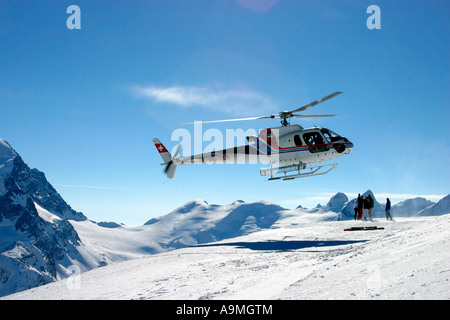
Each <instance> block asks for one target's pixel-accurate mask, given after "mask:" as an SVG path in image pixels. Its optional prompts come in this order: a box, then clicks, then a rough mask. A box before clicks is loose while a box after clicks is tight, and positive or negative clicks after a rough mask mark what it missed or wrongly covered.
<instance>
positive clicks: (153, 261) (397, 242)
mask: <svg viewBox="0 0 450 320" xmlns="http://www.w3.org/2000/svg"><path fill="white" fill-rule="evenodd" d="M323 215H324V214H323V213H309V214H307V213H305V214H301V215H295V214H293V212H292V211H283V212H282V213H281V217H280V218H279V219H278V221H277V222H276V223H275V224H273V225H272V226H271V227H270V228H269V229H261V230H260V231H257V232H254V233H251V234H247V235H244V236H241V237H237V238H233V239H227V240H223V241H220V242H214V243H209V244H202V245H198V246H194V247H188V248H182V249H178V250H173V251H169V252H163V253H159V254H155V255H151V256H145V257H142V258H137V259H133V260H128V261H124V262H121V263H116V264H111V265H108V266H105V267H102V268H97V269H94V270H91V271H88V272H85V273H82V274H76V275H74V276H71V277H69V278H67V279H64V280H61V281H58V282H54V283H50V284H48V285H45V286H41V287H37V288H33V289H30V290H27V291H22V292H20V293H16V294H14V295H10V296H6V297H3V299H450V282H449V279H450V252H449V250H448V243H449V240H450V231H449V230H450V215H449V214H446V215H441V216H433V217H414V218H398V219H396V221H395V222H388V221H385V220H381V219H378V221H375V222H373V223H370V225H372V224H373V225H377V226H381V227H384V228H385V229H384V230H377V231H359V232H357V231H353V232H345V231H343V229H345V228H347V227H350V226H367V225H369V224H368V223H366V222H361V221H358V222H355V221H351V220H344V221H323V219H324V218H326V217H324V216H323ZM330 217H331V216H330ZM325 220H326V219H325Z"/></svg>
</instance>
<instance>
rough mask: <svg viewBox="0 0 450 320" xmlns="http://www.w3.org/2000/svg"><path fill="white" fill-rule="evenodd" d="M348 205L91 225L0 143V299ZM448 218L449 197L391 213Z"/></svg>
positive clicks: (198, 204)
mask: <svg viewBox="0 0 450 320" xmlns="http://www.w3.org/2000/svg"><path fill="white" fill-rule="evenodd" d="M369 193H370V194H371V195H372V196H373V197H374V199H375V208H374V212H373V216H374V217H375V218H376V217H384V205H383V204H380V203H379V202H378V201H377V200H376V198H375V196H374V195H373V193H372V192H371V191H370V190H368V191H367V192H366V193H365V194H364V195H366V194H369ZM354 201H355V199H352V200H349V199H348V197H347V196H346V195H345V194H343V193H337V194H336V195H335V196H333V197H332V198H331V199H330V201H329V202H328V203H327V204H326V205H325V206H323V207H321V206H318V207H316V208H312V209H305V208H301V207H299V208H297V209H294V210H288V209H285V208H282V207H281V206H279V205H277V204H275V203H271V202H266V201H257V202H253V203H245V202H244V201H242V200H238V201H235V202H233V203H231V204H227V205H215V204H208V203H207V202H206V201H204V200H193V201H190V202H188V203H186V204H184V205H182V206H180V207H179V208H177V209H175V210H174V211H172V212H170V213H168V214H166V215H164V216H162V217H159V218H153V219H151V220H149V221H148V222H147V223H145V224H144V225H143V226H140V227H134V228H130V227H127V226H124V225H122V224H118V223H115V222H101V223H96V222H93V221H90V220H89V219H88V218H87V217H86V216H84V215H83V214H82V213H81V212H77V211H75V210H73V209H72V208H71V207H70V206H69V205H68V204H67V203H66V202H65V201H64V199H62V197H61V196H60V195H59V194H58V192H57V191H56V190H55V189H54V188H53V187H52V185H51V184H50V183H49V182H48V181H47V179H46V178H45V175H44V173H42V172H40V171H39V170H37V169H30V168H29V167H28V166H27V165H26V164H25V162H24V161H23V160H22V158H21V157H20V156H19V155H18V153H17V152H16V151H15V150H14V149H13V148H12V147H11V146H10V145H9V144H8V143H7V142H6V141H4V140H1V139H0V296H4V295H8V294H11V293H14V292H17V291H21V290H25V289H28V288H32V287H36V286H40V285H43V284H46V283H49V282H52V281H55V280H59V279H62V278H65V277H67V276H69V275H71V274H72V273H73V272H74V270H79V271H81V272H83V271H87V270H90V269H93V268H97V267H101V266H104V265H107V264H110V263H113V262H118V261H123V260H128V259H133V258H138V257H142V256H145V255H149V254H155V253H159V252H164V251H168V250H173V249H177V248H182V247H186V246H192V245H198V244H202V243H207V242H214V241H219V240H223V239H228V238H233V237H237V236H241V235H246V234H249V233H252V232H256V231H259V230H263V229H267V228H280V227H283V226H285V225H287V224H289V225H295V223H298V222H295V223H293V222H292V221H293V220H292V219H293V218H296V217H305V219H306V218H307V219H316V220H317V221H324V220H342V219H353V214H354V211H353V203H354ZM449 212H450V195H448V196H446V197H444V198H443V199H441V200H440V201H439V202H437V203H433V202H431V201H428V200H426V199H424V198H415V199H408V200H405V201H403V202H400V203H398V204H396V205H393V206H392V214H393V216H394V217H410V216H417V215H419V216H426V215H441V214H446V213H449ZM296 221H297V220H296ZM291 222H292V223H291ZM73 266H76V268H75V269H74V268H73Z"/></svg>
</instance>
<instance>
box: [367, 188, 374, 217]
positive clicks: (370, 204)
mask: <svg viewBox="0 0 450 320" xmlns="http://www.w3.org/2000/svg"><path fill="white" fill-rule="evenodd" d="M366 200H367V211H368V214H369V220H370V221H372V210H373V207H374V203H375V202H374V201H373V198H372V197H371V196H370V194H368V195H367V197H366Z"/></svg>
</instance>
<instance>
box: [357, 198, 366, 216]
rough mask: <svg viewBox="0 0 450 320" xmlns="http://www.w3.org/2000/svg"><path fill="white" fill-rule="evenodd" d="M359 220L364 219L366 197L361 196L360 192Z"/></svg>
mask: <svg viewBox="0 0 450 320" xmlns="http://www.w3.org/2000/svg"><path fill="white" fill-rule="evenodd" d="M357 201H358V220H361V219H362V216H363V203H364V199H363V197H362V196H361V194H360V193H358V200H357Z"/></svg>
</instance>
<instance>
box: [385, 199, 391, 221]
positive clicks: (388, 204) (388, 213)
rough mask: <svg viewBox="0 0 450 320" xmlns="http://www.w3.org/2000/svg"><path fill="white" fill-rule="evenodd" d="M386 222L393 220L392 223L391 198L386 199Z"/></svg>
mask: <svg viewBox="0 0 450 320" xmlns="http://www.w3.org/2000/svg"><path fill="white" fill-rule="evenodd" d="M385 211H386V220H391V221H392V216H391V200H389V198H386V210H385Z"/></svg>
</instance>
